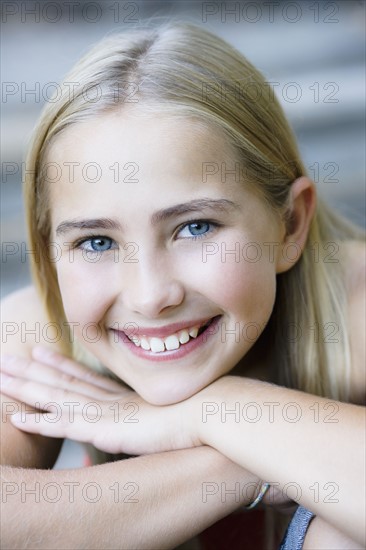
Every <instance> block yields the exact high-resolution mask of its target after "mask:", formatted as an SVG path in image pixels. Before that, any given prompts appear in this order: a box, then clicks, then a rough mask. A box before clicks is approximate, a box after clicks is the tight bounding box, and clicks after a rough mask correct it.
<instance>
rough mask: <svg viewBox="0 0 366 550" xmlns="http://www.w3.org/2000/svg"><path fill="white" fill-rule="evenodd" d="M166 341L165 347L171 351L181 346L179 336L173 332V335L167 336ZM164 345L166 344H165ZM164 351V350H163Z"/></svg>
mask: <svg viewBox="0 0 366 550" xmlns="http://www.w3.org/2000/svg"><path fill="white" fill-rule="evenodd" d="M164 343H165V347H166V349H167V350H168V351H171V350H173V349H178V348H179V346H180V343H179V340H178V337H177V336H176V335H175V334H173V335H172V336H168V337H167V338H165V340H164ZM163 345H164V344H163ZM162 351H163V350H162Z"/></svg>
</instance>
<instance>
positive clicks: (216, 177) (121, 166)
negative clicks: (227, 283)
mask: <svg viewBox="0 0 366 550" xmlns="http://www.w3.org/2000/svg"><path fill="white" fill-rule="evenodd" d="M46 160H47V162H48V163H49V164H50V165H57V170H58V174H59V176H60V177H59V178H58V180H57V182H56V183H52V184H51V185H50V206H51V217H52V218H54V217H58V214H60V216H61V215H64V214H65V211H67V212H68V213H72V214H74V215H76V216H77V215H80V212H82V211H83V210H88V213H89V214H96V215H100V214H103V212H101V211H102V210H106V212H105V213H107V214H111V213H112V212H111V211H112V210H113V208H115V209H118V208H120V207H125V205H126V203H127V202H128V204H129V205H130V207H131V208H139V209H140V210H141V209H143V210H146V211H148V210H149V208H151V209H155V208H158V207H160V208H161V207H166V206H170V205H171V204H172V203H173V202H174V203H177V202H185V201H186V200H191V199H192V198H196V197H201V196H202V195H207V194H208V195H209V196H210V197H212V198H218V197H219V196H220V197H221V196H222V195H223V193H224V194H225V195H226V196H228V197H229V196H230V195H231V197H229V198H234V196H233V195H235V194H236V192H237V191H238V184H237V183H235V180H237V178H236V176H235V174H234V175H233V174H231V175H230V170H231V171H233V168H234V164H235V158H234V154H233V151H232V149H231V148H230V147H229V145H228V143H227V140H225V137H224V135H223V133H222V132H220V131H218V130H214V129H213V128H209V127H208V126H207V125H205V124H204V123H201V122H200V121H198V120H193V119H188V118H183V117H179V118H178V117H172V116H168V115H166V114H159V113H157V114H155V115H151V114H149V115H148V116H147V115H146V114H145V113H143V112H141V111H138V110H135V111H132V112H131V111H121V112H114V113H108V114H103V115H100V116H98V117H93V118H91V119H89V120H87V121H84V122H79V123H75V124H73V125H71V126H70V127H69V128H67V129H66V130H65V131H64V132H63V133H62V134H61V135H60V136H58V137H57V138H56V139H55V142H54V143H53V145H52V146H51V147H50V150H49V153H48V156H47V159H46ZM223 170H224V171H225V173H226V172H227V173H228V174H229V175H228V176H227V178H226V180H225V182H224V183H223V177H222V176H223V173H222V171H223ZM107 210H108V212H107Z"/></svg>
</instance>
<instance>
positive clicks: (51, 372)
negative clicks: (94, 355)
mask: <svg viewBox="0 0 366 550" xmlns="http://www.w3.org/2000/svg"><path fill="white" fill-rule="evenodd" d="M61 357H62V356H61ZM69 363H74V364H75V367H78V366H79V365H78V364H77V363H75V362H74V361H69ZM70 367H71V366H70V365H68V366H66V369H67V368H69V371H70V374H69V373H67V372H65V371H60V370H57V369H56V368H54V367H52V366H49V365H45V364H44V363H40V362H38V361H32V360H29V359H24V358H22V357H17V356H8V357H6V358H5V359H4V358H2V362H1V371H2V372H4V371H5V372H7V373H8V374H10V375H11V376H14V377H17V378H22V379H24V380H33V381H34V382H39V383H40V384H46V385H48V386H54V387H58V388H61V389H72V390H73V391H75V392H80V393H81V394H84V395H87V396H89V397H94V398H95V399H111V398H114V397H116V396H121V395H123V394H124V393H126V392H128V390H126V389H125V388H124V386H123V385H120V384H119V383H118V382H114V381H113V380H108V379H106V380H105V381H102V383H101V381H100V379H101V378H104V377H102V376H100V375H98V374H97V373H94V372H92V371H91V372H89V373H87V374H86V376H85V379H86V378H89V382H87V381H86V380H85V381H84V380H82V379H80V378H78V377H76V376H74V375H73V374H71V368H70ZM76 370H77V369H76ZM99 384H100V385H99ZM103 386H104V387H103ZM117 390H118V391H117Z"/></svg>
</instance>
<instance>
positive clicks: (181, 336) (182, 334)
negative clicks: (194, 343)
mask: <svg viewBox="0 0 366 550" xmlns="http://www.w3.org/2000/svg"><path fill="white" fill-rule="evenodd" d="M188 341H189V334H188V330H182V332H180V333H179V342H180V343H181V344H186V343H187V342H188Z"/></svg>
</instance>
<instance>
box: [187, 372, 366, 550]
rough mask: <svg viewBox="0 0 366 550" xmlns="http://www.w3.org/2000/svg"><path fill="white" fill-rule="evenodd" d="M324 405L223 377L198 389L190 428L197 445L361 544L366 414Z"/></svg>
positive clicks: (260, 384)
mask: <svg viewBox="0 0 366 550" xmlns="http://www.w3.org/2000/svg"><path fill="white" fill-rule="evenodd" d="M198 395H199V394H197V396H198ZM329 402H330V400H329V399H323V398H320V397H316V396H312V395H308V394H305V393H302V392H298V391H295V390H289V389H287V388H281V387H277V386H273V385H270V384H265V383H263V382H259V381H256V380H248V379H239V378H236V377H225V379H222V380H220V381H219V384H217V383H215V384H212V385H211V387H208V388H206V389H205V390H204V391H203V392H201V395H200V396H199V399H198V400H197V409H196V418H195V423H197V422H198V430H199V432H200V435H199V439H200V442H202V443H204V444H207V445H211V446H212V447H214V448H216V449H217V450H218V451H220V452H222V453H224V454H225V455H226V456H227V457H228V458H230V459H231V460H233V461H235V462H237V463H238V464H240V465H241V466H243V468H247V469H248V470H250V471H253V472H254V473H255V474H256V475H258V476H259V477H260V478H261V479H266V480H268V481H270V482H275V483H278V484H279V487H280V488H282V489H284V490H285V491H286V494H287V495H288V496H289V497H291V498H293V499H294V500H296V501H297V502H299V503H300V504H302V505H303V506H305V507H306V508H309V509H311V510H312V511H313V512H314V513H315V514H316V515H319V516H321V517H322V518H323V519H324V520H325V521H326V522H329V523H330V524H332V525H335V526H337V527H338V528H339V529H340V530H341V531H342V532H344V533H345V534H348V535H349V536H352V537H354V538H355V539H356V540H358V541H359V542H360V543H361V544H364V536H365V519H364V518H365V494H364V491H365V465H364V460H365V457H364V448H365V416H364V412H365V411H364V409H363V408H362V407H358V406H354V405H349V404H344V403H336V406H335V408H333V407H328V409H327V408H326V405H327V404H328V403H329ZM249 403H252V405H250V406H249V405H248V404H249ZM290 403H292V404H293V405H290ZM314 403H316V405H315V406H314ZM229 411H233V412H231V413H230V412H229ZM271 411H272V412H271ZM334 411H336V414H333V416H331V414H330V413H332V412H333V413H334ZM318 412H319V415H318ZM317 415H318V416H317ZM296 417H298V419H297V421H294V419H295V418H296ZM253 419H254V421H253ZM326 420H328V422H327V421H326ZM329 420H332V422H330V421H329Z"/></svg>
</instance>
